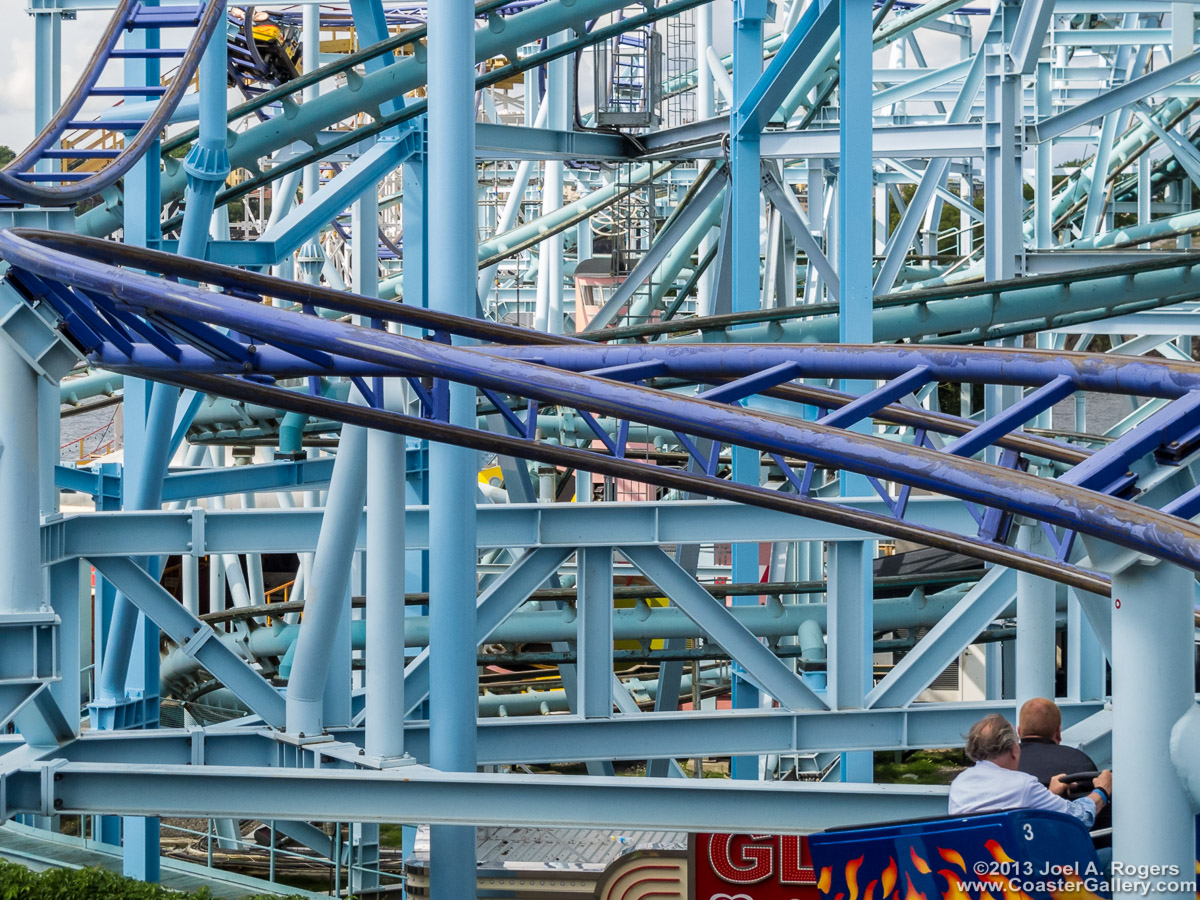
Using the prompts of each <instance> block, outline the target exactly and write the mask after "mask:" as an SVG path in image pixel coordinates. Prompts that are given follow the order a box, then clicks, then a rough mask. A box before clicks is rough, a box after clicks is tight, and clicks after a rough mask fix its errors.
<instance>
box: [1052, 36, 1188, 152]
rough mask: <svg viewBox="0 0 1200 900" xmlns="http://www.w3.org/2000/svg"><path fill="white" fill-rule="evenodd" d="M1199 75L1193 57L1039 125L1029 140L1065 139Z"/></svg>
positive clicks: (1176, 62) (1145, 76)
mask: <svg viewBox="0 0 1200 900" xmlns="http://www.w3.org/2000/svg"><path fill="white" fill-rule="evenodd" d="M1197 72H1200V54H1196V53H1192V54H1190V55H1188V56H1185V57H1184V58H1183V59H1179V60H1175V61H1174V62H1171V63H1168V64H1167V65H1165V66H1162V67H1160V68H1157V69H1155V70H1154V71H1153V72H1150V73H1149V74H1146V75H1143V76H1141V77H1140V78H1134V79H1132V80H1130V81H1127V82H1126V83H1125V84H1123V85H1121V86H1120V87H1116V88H1112V89H1111V90H1108V91H1105V92H1104V93H1103V94H1101V95H1100V96H1098V97H1096V98H1095V99H1094V100H1088V101H1086V102H1084V103H1080V104H1079V105H1078V106H1075V107H1073V108H1071V109H1069V110H1066V111H1065V112H1061V113H1059V114H1058V115H1057V116H1052V117H1051V118H1049V119H1046V120H1044V121H1041V122H1039V123H1038V124H1037V127H1036V128H1035V129H1034V132H1033V134H1032V135H1031V136H1030V137H1031V139H1032V140H1034V141H1036V142H1037V143H1042V142H1044V141H1049V140H1052V139H1053V138H1057V137H1062V136H1063V135H1065V134H1067V133H1069V132H1071V131H1074V130H1075V129H1076V128H1079V127H1081V126H1083V125H1087V124H1088V123H1089V122H1093V121H1095V120H1096V119H1098V118H1100V117H1101V116H1105V115H1108V114H1109V113H1111V112H1114V111H1116V110H1118V109H1120V108H1121V107H1123V106H1129V105H1131V104H1133V103H1135V102H1137V101H1138V100H1141V99H1143V98H1144V97H1148V96H1150V95H1152V94H1154V93H1156V92H1158V91H1161V90H1162V89H1163V88H1165V87H1168V86H1170V85H1172V84H1175V83H1177V82H1179V81H1182V80H1183V79H1185V78H1188V77H1190V76H1192V75H1195V74H1196V73H1197Z"/></svg>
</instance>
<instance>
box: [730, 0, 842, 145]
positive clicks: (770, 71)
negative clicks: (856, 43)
mask: <svg viewBox="0 0 1200 900" xmlns="http://www.w3.org/2000/svg"><path fill="white" fill-rule="evenodd" d="M820 6H821V4H819V3H810V4H809V5H808V9H806V10H805V11H804V15H803V16H801V17H800V21H799V22H797V23H796V27H795V28H793V29H792V31H791V33H790V34H789V35H788V36H787V37H786V38H785V39H784V42H783V44H782V45H781V46H780V47H779V49H778V50H777V51H776V53H775V56H774V57H772V59H771V62H770V63H769V64H768V65H767V68H766V69H765V70H764V71H763V73H762V75H760V76H759V79H758V81H757V82H755V84H754V87H752V88H751V89H750V93H749V94H747V95H746V98H745V99H744V100H743V101H742V103H741V106H740V107H739V109H738V121H739V122H740V123H741V125H740V127H739V130H740V131H741V132H742V135H745V134H749V133H753V134H757V133H758V132H760V131H762V130H763V129H764V128H765V127H766V126H767V123H768V122H770V121H771V117H772V116H774V115H775V113H776V112H778V111H779V107H780V106H782V105H783V101H784V100H786V99H787V96H788V94H789V93H791V91H792V88H794V87H795V86H796V82H797V81H799V80H800V76H801V75H803V74H804V72H805V71H806V70H807V69H808V67H809V66H810V65H811V64H812V62H813V61H814V60H815V59H816V58H817V54H819V53H820V52H821V50H822V49H824V47H825V45H826V44H827V43H828V42H829V39H830V38H831V37H833V35H834V33H835V32H836V31H837V28H838V5H837V4H836V3H830V4H829V5H828V6H826V7H825V8H824V9H823V10H822V9H821V8H820Z"/></svg>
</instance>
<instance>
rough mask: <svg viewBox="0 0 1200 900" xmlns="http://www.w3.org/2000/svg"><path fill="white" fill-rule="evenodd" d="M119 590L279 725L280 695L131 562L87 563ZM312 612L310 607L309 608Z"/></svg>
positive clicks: (281, 711) (260, 712)
mask: <svg viewBox="0 0 1200 900" xmlns="http://www.w3.org/2000/svg"><path fill="white" fill-rule="evenodd" d="M91 562H92V564H93V565H94V566H95V567H96V569H97V570H98V571H99V572H101V573H102V574H104V575H105V576H106V577H107V578H108V579H109V580H110V581H112V583H113V584H115V585H116V586H117V588H118V590H123V591H126V593H125V596H126V597H127V598H128V599H129V601H130V602H132V603H136V604H137V607H138V608H139V609H141V610H142V611H143V612H144V613H145V614H146V616H147V617H148V618H150V619H151V620H152V621H153V622H154V624H155V625H156V626H157V627H159V628H161V629H162V630H163V631H164V632H166V633H167V634H168V635H169V636H170V637H171V639H172V640H174V641H175V642H176V643H177V644H178V645H179V646H180V648H182V650H183V652H184V653H186V654H188V655H189V656H194V657H195V658H196V660H197V661H198V662H200V664H201V665H203V666H204V668H206V669H208V670H209V671H210V672H212V673H213V675H214V676H215V677H217V678H219V679H221V681H222V683H224V684H225V685H227V686H229V687H230V688H232V689H233V690H234V691H235V692H237V693H238V695H239V696H240V697H241V698H242V699H243V701H244V702H245V703H246V704H247V705H248V706H249V707H250V708H251V709H253V710H254V711H255V712H256V713H257V714H258V715H260V716H262V717H263V719H264V720H265V721H267V722H268V723H270V724H271V725H274V726H279V725H282V724H283V712H284V703H283V698H282V697H281V696H280V695H279V693H278V692H277V691H276V690H275V689H274V688H273V687H271V685H270V684H268V683H267V682H266V681H265V680H263V678H262V676H261V675H259V674H258V673H257V672H255V671H254V670H252V669H251V668H250V667H249V666H248V665H247V664H246V662H245V661H244V660H242V659H240V658H239V657H238V656H237V655H236V654H235V653H234V652H233V651H232V650H230V648H229V647H227V646H226V645H225V644H224V643H223V642H222V641H220V640H219V639H217V633H216V632H215V631H213V630H212V628H210V627H209V626H208V625H206V624H204V623H202V622H200V620H199V619H197V618H196V617H195V616H193V615H192V614H191V613H189V612H188V611H187V610H185V609H184V608H183V606H181V605H180V604H179V603H178V602H177V601H176V600H175V598H174V597H172V596H171V595H170V594H169V593H167V591H166V589H165V588H163V587H162V586H161V585H160V584H159V583H158V582H157V581H155V580H154V579H153V578H152V577H151V576H149V575H148V574H146V572H145V570H144V569H142V568H141V567H140V566H138V565H136V564H135V563H134V562H133V561H132V560H129V559H122V558H120V557H107V558H104V559H95V560H91ZM314 609H315V606H314Z"/></svg>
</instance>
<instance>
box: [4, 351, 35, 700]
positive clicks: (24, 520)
mask: <svg viewBox="0 0 1200 900" xmlns="http://www.w3.org/2000/svg"><path fill="white" fill-rule="evenodd" d="M37 380H38V376H37V373H35V372H34V370H33V369H32V368H31V367H30V365H29V363H27V362H26V361H25V359H24V358H23V357H22V356H21V354H19V353H18V352H17V350H16V348H15V347H14V346H13V345H12V344H10V343H9V341H8V340H7V339H6V338H3V337H0V383H3V384H4V391H3V392H2V393H0V497H3V498H4V502H3V503H0V614H9V613H30V612H37V611H38V610H40V609H41V608H42V599H43V598H42V573H41V569H40V567H39V566H38V565H37V560H39V559H41V538H40V531H39V525H40V519H39V509H38V491H37V483H36V482H35V481H34V480H33V479H31V478H30V477H29V475H30V473H31V472H36V471H37V465H38V453H37V433H38V430H37V418H38V416H37V413H38V408H37V404H36V403H34V399H33V398H34V397H35V396H36V395H37ZM5 711H6V712H7V710H5Z"/></svg>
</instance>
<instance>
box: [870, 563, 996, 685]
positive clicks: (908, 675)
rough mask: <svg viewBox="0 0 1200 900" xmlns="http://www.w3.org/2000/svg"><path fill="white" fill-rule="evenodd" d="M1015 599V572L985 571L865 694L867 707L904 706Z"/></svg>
mask: <svg viewBox="0 0 1200 900" xmlns="http://www.w3.org/2000/svg"><path fill="white" fill-rule="evenodd" d="M1016 596H1017V573H1016V572H1015V571H1014V570H1012V569H1002V568H1000V567H996V568H993V569H990V570H988V572H987V574H986V575H984V576H983V578H981V579H979V581H978V583H976V585H975V586H974V587H973V588H971V590H970V591H969V592H968V593H967V595H966V596H965V597H963V598H962V600H960V601H958V603H957V604H956V605H955V607H954V609H952V610H951V611H950V613H949V614H947V615H946V616H944V617H943V618H942V619H941V621H939V622H938V623H937V624H936V625H934V626H933V628H932V629H930V631H929V633H928V634H926V635H925V637H923V638H921V640H920V641H918V642H917V645H916V646H915V647H913V649H912V650H910V651H908V653H906V654H905V655H904V659H902V660H900V662H899V663H897V664H896V666H895V667H894V668H893V669H892V670H891V671H890V672H888V674H887V675H886V676H884V678H883V680H882V681H880V682H879V684H877V685H876V686H875V688H874V689H873V690H871V691H870V693H868V694H867V704H866V705H867V707H868V708H879V707H885V706H886V707H893V706H907V705H908V704H910V703H912V702H913V701H914V700H916V699H917V696H918V695H919V694H920V693H921V692H922V691H923V690H925V688H926V687H928V686H929V684H930V682H932V681H933V679H935V678H937V676H938V675H940V674H941V673H942V672H943V671H944V670H945V668H946V666H948V665H950V664H951V663H952V662H954V660H956V659H958V657H959V656H960V655H961V654H962V652H963V650H965V649H966V648H967V646H968V645H969V644H970V643H971V641H973V640H974V639H975V638H976V637H977V636H978V635H979V632H981V631H983V629H984V628H986V627H987V626H988V623H990V622H991V621H992V620H993V619H995V618H997V617H998V616H999V615H1000V614H1001V613H1003V612H1004V610H1005V609H1007V608H1008V606H1009V604H1011V603H1012V602H1013V600H1014V599H1015V598H1016Z"/></svg>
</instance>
